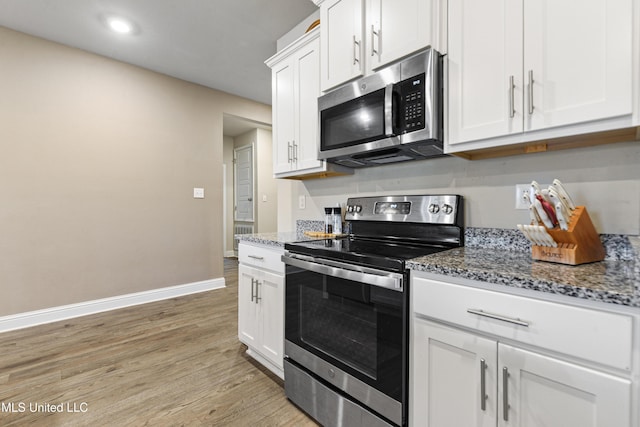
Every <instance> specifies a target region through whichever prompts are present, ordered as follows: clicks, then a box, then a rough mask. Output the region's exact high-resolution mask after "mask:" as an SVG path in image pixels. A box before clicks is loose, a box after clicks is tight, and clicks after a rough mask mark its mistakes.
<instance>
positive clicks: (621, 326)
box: [412, 278, 633, 370]
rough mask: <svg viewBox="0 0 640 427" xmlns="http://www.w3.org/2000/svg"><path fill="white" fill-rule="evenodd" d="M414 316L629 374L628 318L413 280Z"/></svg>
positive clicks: (558, 304) (630, 322) (474, 289)
mask: <svg viewBox="0 0 640 427" xmlns="http://www.w3.org/2000/svg"><path fill="white" fill-rule="evenodd" d="M412 291H413V308H412V309H413V311H414V312H415V313H416V314H418V315H421V316H424V317H429V318H433V319H437V320H440V321H444V322H448V323H452V324H454V325H459V326H463V327H466V328H471V329H474V330H477V331H481V332H485V333H489V334H491V335H494V336H496V337H503V338H507V339H509V340H515V341H518V342H521V343H526V344H530V345H534V346H537V347H540V348H543V349H548V350H552V351H556V352H560V353H564V354H567V355H571V356H575V357H579V358H582V359H586V360H589V361H593V362H597V363H602V364H605V365H609V366H612V367H615V368H619V369H624V370H631V369H632V351H631V346H632V342H633V336H632V334H633V318H632V317H631V316H629V315H624V314H617V313H611V312H604V311H599V310H595V309H588V308H581V307H575V306H571V305H564V304H560V303H555V302H548V301H542V300H537V299H533V298H526V297H522V296H516V295H510V294H506V293H501V292H495V291H489V290H485V289H478V288H473V287H469V286H463V285H456V284H451V283H445V282H439V281H436V280H430V279H424V278H414V279H413V284H412Z"/></svg>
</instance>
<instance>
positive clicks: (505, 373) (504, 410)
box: [502, 366, 509, 421]
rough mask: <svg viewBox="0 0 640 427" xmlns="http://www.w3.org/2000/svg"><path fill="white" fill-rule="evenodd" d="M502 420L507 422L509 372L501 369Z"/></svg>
mask: <svg viewBox="0 0 640 427" xmlns="http://www.w3.org/2000/svg"><path fill="white" fill-rule="evenodd" d="M502 419H503V420H505V421H509V370H508V369H507V367H506V366H505V367H504V368H502Z"/></svg>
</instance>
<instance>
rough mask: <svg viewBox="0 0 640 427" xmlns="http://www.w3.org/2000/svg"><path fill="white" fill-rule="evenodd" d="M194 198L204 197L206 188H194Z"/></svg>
mask: <svg viewBox="0 0 640 427" xmlns="http://www.w3.org/2000/svg"><path fill="white" fill-rule="evenodd" d="M193 198H194V199H204V188H194V189H193Z"/></svg>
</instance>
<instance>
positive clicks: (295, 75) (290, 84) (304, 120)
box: [267, 30, 326, 177]
mask: <svg viewBox="0 0 640 427" xmlns="http://www.w3.org/2000/svg"><path fill="white" fill-rule="evenodd" d="M319 47H320V42H319V39H318V30H315V31H314V32H313V33H309V34H307V35H306V36H304V37H302V38H301V39H299V40H297V41H296V42H295V43H294V44H293V45H292V46H289V47H287V48H286V49H285V50H284V51H283V52H279V53H278V54H276V56H274V57H273V58H271V59H269V60H268V61H267V65H269V66H270V67H271V75H272V94H273V105H272V111H273V136H274V138H273V173H274V174H275V176H276V177H287V176H297V174H299V173H309V172H322V171H326V167H325V162H323V161H321V160H318V95H319V94H320V77H319V74H320V70H319V63H320V53H319Z"/></svg>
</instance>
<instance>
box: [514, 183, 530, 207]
mask: <svg viewBox="0 0 640 427" xmlns="http://www.w3.org/2000/svg"><path fill="white" fill-rule="evenodd" d="M530 188H531V184H516V209H529V205H528V204H527V203H526V202H525V201H524V197H523V195H524V194H525V193H528V192H529V189H530Z"/></svg>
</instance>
